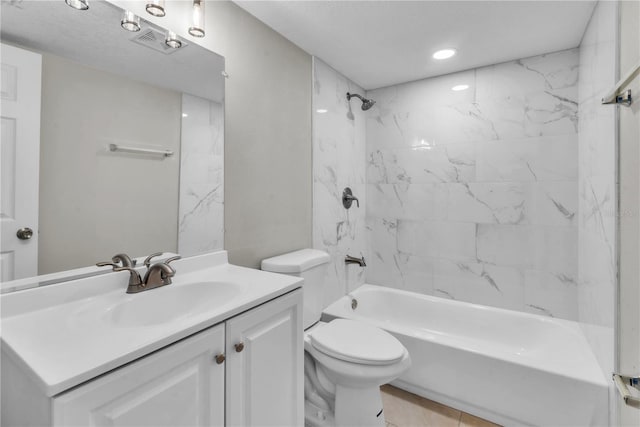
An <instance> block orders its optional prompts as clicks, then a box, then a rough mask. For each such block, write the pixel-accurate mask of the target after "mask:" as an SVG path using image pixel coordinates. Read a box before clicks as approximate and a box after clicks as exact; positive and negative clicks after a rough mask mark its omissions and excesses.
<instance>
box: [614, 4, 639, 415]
mask: <svg viewBox="0 0 640 427" xmlns="http://www.w3.org/2000/svg"><path fill="white" fill-rule="evenodd" d="M620 8H621V10H620V71H621V74H622V76H623V77H625V76H626V75H629V73H633V70H637V69H638V68H639V67H640V3H638V2H630V1H625V2H621V5H620ZM629 89H630V90H631V94H632V97H633V98H635V99H634V101H633V103H632V104H631V105H630V106H628V107H627V106H619V107H617V108H618V118H619V139H620V153H619V154H620V155H619V158H620V165H619V167H620V171H619V175H620V290H619V293H618V301H619V305H618V322H617V347H618V348H617V351H616V355H617V360H616V362H617V366H616V370H617V371H618V372H619V373H620V374H623V375H628V376H639V375H640V75H637V76H636V77H635V78H633V79H632V80H631V81H630V82H629V83H628V84H627V85H626V86H625V87H622V88H621V92H624V91H626V90H629ZM639 388H640V387H639ZM628 390H629V392H630V393H631V395H632V396H635V397H637V398H640V389H639V390H636V389H634V388H632V387H628ZM616 401H617V402H618V408H617V410H618V413H619V425H621V426H640V404H638V403H633V402H629V404H625V403H624V402H623V400H622V399H621V398H620V397H619V396H618V398H617V399H616Z"/></svg>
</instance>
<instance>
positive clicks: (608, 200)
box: [578, 2, 624, 425]
mask: <svg viewBox="0 0 640 427" xmlns="http://www.w3.org/2000/svg"><path fill="white" fill-rule="evenodd" d="M617 15H618V11H617V6H616V2H598V4H597V6H596V8H595V10H594V13H593V16H592V18H591V21H590V22H589V25H588V26H587V29H586V32H585V35H584V37H583V40H582V43H581V45H580V72H579V75H580V78H579V95H580V97H579V112H580V121H579V132H578V141H579V146H580V148H579V150H578V206H579V209H578V212H579V215H578V243H579V245H578V246H579V252H578V307H579V311H578V320H579V321H580V323H581V325H582V327H583V330H584V332H585V336H586V337H587V340H588V341H589V343H590V345H591V347H592V349H593V352H594V354H595V355H596V358H597V359H598V362H599V363H600V366H601V368H602V370H603V372H604V373H605V375H607V376H608V375H610V373H611V372H612V371H613V368H614V354H613V349H614V333H613V327H614V321H615V309H614V307H615V289H616V283H617V258H616V210H617V200H616V198H617V193H616V174H617V172H616V143H617V141H616V126H617V119H616V108H617V107H614V106H611V105H602V104H601V99H602V97H603V96H604V95H605V94H606V93H607V92H608V91H609V90H611V89H612V88H613V86H614V84H615V83H616V70H615V64H616V49H617V48H616V31H617ZM618 108H624V107H618ZM610 396H612V397H613V399H616V397H617V393H616V392H615V390H613V389H612V392H610ZM612 404H615V402H612ZM611 407H612V408H613V407H614V406H611ZM613 424H615V422H613V423H612V425H613Z"/></svg>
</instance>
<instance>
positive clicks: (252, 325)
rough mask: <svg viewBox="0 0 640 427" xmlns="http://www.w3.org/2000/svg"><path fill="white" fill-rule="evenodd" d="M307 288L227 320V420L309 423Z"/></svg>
mask: <svg viewBox="0 0 640 427" xmlns="http://www.w3.org/2000/svg"><path fill="white" fill-rule="evenodd" d="M300 298H302V290H297V291H294V292H292V293H289V294H287V295H285V296H283V297H281V298H278V299H277V300H274V301H272V302H270V303H269V304H265V305H263V306H260V307H258V308H255V309H253V310H251V311H248V312H246V313H244V314H241V315H239V316H236V317H234V318H233V319H230V320H228V321H227V322H226V335H227V337H226V341H227V345H226V348H227V362H226V363H227V367H226V369H227V383H226V387H227V394H226V397H227V399H226V414H227V422H226V425H227V426H234V427H235V426H237V427H240V426H303V425H304V373H303V372H304V365H303V363H304V359H303V357H304V351H303V341H302V340H303V330H302V300H301V299H300Z"/></svg>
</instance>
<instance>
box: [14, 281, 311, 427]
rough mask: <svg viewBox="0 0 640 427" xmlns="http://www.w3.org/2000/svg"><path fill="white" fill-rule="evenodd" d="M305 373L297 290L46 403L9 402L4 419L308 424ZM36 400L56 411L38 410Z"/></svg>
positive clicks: (16, 422) (84, 422)
mask: <svg viewBox="0 0 640 427" xmlns="http://www.w3.org/2000/svg"><path fill="white" fill-rule="evenodd" d="M220 356H224V357H220ZM303 375H304V371H303V330H302V290H301V289H296V290H293V291H291V292H289V293H286V294H284V295H282V296H279V297H277V298H275V299H272V300H270V301H268V302H265V303H264V304H262V305H259V306H257V307H254V308H251V309H249V310H247V311H244V312H241V313H240V314H237V315H235V316H233V317H230V318H228V319H226V320H224V321H223V322H222V323H218V324H217V325H215V326H211V327H208V328H207V329H205V330H203V331H201V332H198V333H196V334H194V335H191V336H189V337H186V338H184V339H182V340H180V341H178V342H175V343H173V344H171V345H168V346H167V347H164V348H161V349H160V350H157V351H155V352H153V353H151V354H149V355H147V356H144V357H142V358H140V359H137V360H135V361H132V362H131V363H129V364H127V365H125V366H121V367H119V368H117V369H114V370H112V371H110V372H107V373H105V374H103V375H101V376H99V377H97V378H95V379H92V380H90V381H88V382H85V383H83V384H80V385H78V386H76V387H75V388H72V389H70V390H67V391H63V392H62V393H59V394H57V395H55V396H53V397H51V398H48V399H49V403H48V404H47V403H46V402H42V400H41V398H39V399H31V396H27V395H22V396H18V395H16V396H14V399H9V400H8V401H3V404H4V403H9V402H10V405H11V406H12V408H11V410H10V412H12V414H11V415H12V416H7V417H6V418H5V416H4V415H3V425H4V422H6V425H7V426H9V425H54V426H89V425H91V426H129V427H132V426H225V425H227V426H283V427H284V426H302V425H303V424H304V407H303V395H304V377H303ZM3 392H4V390H3ZM10 394H11V392H10ZM43 397H44V396H43ZM45 399H46V398H45ZM37 401H41V402H42V403H44V404H42V405H40V407H41V408H43V409H44V408H50V409H48V410H47V409H44V410H43V411H42V414H41V415H34V406H33V404H34V402H37ZM5 409H7V408H3V411H5ZM49 411H50V412H49ZM6 415H9V414H6Z"/></svg>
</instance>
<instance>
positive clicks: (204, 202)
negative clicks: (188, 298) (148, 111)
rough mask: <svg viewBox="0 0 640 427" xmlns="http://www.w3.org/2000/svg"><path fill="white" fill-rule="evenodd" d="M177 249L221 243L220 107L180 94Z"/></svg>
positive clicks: (204, 249)
mask: <svg viewBox="0 0 640 427" xmlns="http://www.w3.org/2000/svg"><path fill="white" fill-rule="evenodd" d="M180 156H181V158H180V199H179V215H178V221H179V224H178V253H180V254H181V255H183V256H184V255H193V254H199V253H202V252H209V251H214V250H221V249H223V245H224V109H223V106H222V104H221V103H216V102H213V101H209V100H206V99H202V98H198V97H195V96H192V95H187V94H183V95H182V135H181V148H180Z"/></svg>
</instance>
